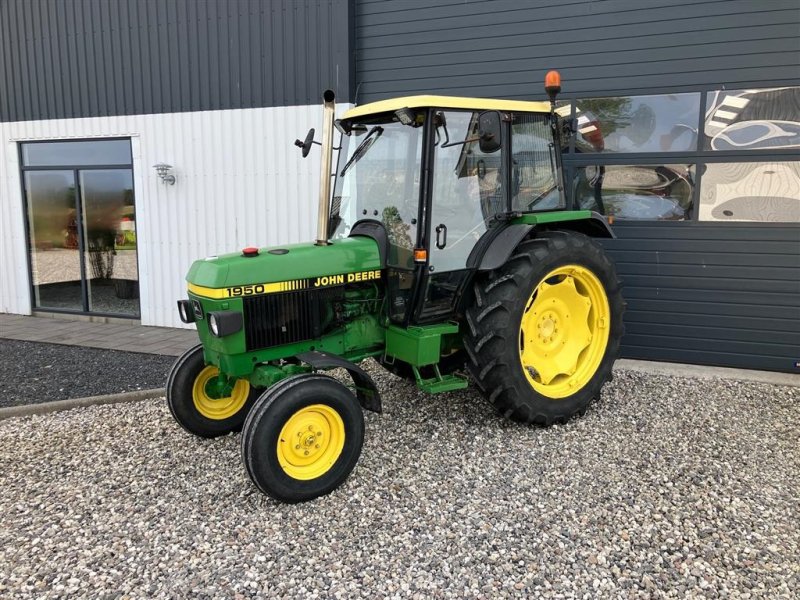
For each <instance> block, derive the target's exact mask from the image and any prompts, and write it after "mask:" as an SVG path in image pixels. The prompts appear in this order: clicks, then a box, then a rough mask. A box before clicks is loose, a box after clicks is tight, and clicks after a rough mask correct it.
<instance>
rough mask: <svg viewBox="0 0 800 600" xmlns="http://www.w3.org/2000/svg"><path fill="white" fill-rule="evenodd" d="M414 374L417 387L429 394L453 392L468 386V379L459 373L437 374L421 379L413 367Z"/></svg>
mask: <svg viewBox="0 0 800 600" xmlns="http://www.w3.org/2000/svg"><path fill="white" fill-rule="evenodd" d="M414 376H415V377H416V378H417V387H418V388H419V389H421V390H422V391H423V392H428V393H429V394H441V393H442V392H453V391H455V390H463V389H465V388H466V387H467V386H469V381H467V379H466V378H465V377H461V376H459V375H439V376H438V377H433V378H431V379H422V378H421V377H420V376H419V371H417V370H416V368H415V370H414Z"/></svg>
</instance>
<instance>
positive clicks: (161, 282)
mask: <svg viewBox="0 0 800 600" xmlns="http://www.w3.org/2000/svg"><path fill="white" fill-rule="evenodd" d="M347 106H348V105H340V110H346V108H347ZM321 122H322V109H321V106H320V105H314V106H293V107H278V108H251V109H240V110H220V111H202V112H183V113H173V114H157V115H130V116H114V117H93V118H83V119H52V120H45V121H20V122H15V123H0V165H2V170H1V172H0V198H2V202H0V312H6V313H18V314H30V312H31V297H30V280H29V276H28V266H27V261H26V252H27V248H26V242H25V224H24V219H25V217H24V209H23V206H24V204H23V197H22V189H21V186H20V169H19V154H18V145H17V144H18V142H20V141H26V140H39V139H72V138H95V137H106V136H111V137H118V136H130V137H131V141H132V151H133V169H134V188H135V200H136V228H137V245H138V253H139V273H140V301H141V322H142V323H143V324H145V325H162V326H180V325H181V323H180V320H179V319H178V316H177V312H176V309H175V301H176V299H178V298H182V297H184V296H185V284H184V276H185V274H186V271H187V270H188V268H189V265H190V264H191V262H192V261H193V260H195V259H197V258H202V257H205V256H210V255H214V254H219V253H223V252H231V251H236V250H237V249H239V248H242V247H245V246H265V245H271V244H285V243H291V242H300V241H307V240H311V239H313V237H314V234H315V231H316V209H317V205H316V202H317V197H318V189H319V188H318V186H319V151H318V149H317V147H314V149H312V151H311V154H310V155H309V157H308V158H307V159H302V158H301V156H300V151H299V149H298V148H295V147H294V146H293V145H292V144H293V142H294V140H295V139H296V138H298V137H300V138H302V137H303V136H304V134H305V133H306V131H307V130H308V129H309V128H310V127H315V128H316V129H317V131H319V130H320V129H319V128H320V126H321ZM159 162H166V163H169V164H172V165H174V167H175V174H176V176H177V182H176V183H175V185H174V186H170V185H165V184H163V183H161V182H160V181H159V179H158V177H157V176H156V172H155V170H154V169H153V168H152V165H154V164H156V163H159Z"/></svg>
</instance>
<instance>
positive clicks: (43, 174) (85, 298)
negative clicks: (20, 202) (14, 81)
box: [20, 139, 139, 317]
mask: <svg viewBox="0 0 800 600" xmlns="http://www.w3.org/2000/svg"><path fill="white" fill-rule="evenodd" d="M20 155H21V157H22V181H23V186H24V192H25V207H26V213H27V225H28V248H29V257H30V266H31V285H32V291H33V298H34V308H36V309H41V310H50V311H66V312H79V313H95V314H104V315H115V316H129V317H136V316H138V315H139V272H138V266H137V260H136V214H135V204H134V197H133V171H132V167H131V144H130V140H128V139H113V140H86V141H57V142H25V143H22V144H20Z"/></svg>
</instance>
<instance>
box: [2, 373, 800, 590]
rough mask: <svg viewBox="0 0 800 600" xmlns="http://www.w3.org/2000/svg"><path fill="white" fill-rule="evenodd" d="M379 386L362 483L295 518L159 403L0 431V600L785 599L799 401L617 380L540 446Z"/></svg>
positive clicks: (388, 383)
mask: <svg viewBox="0 0 800 600" xmlns="http://www.w3.org/2000/svg"><path fill="white" fill-rule="evenodd" d="M372 372H373V374H374V375H375V376H376V377H378V378H379V379H380V381H379V384H380V386H381V387H382V389H383V391H384V406H385V412H384V414H383V415H382V416H378V415H373V414H371V413H368V414H367V419H366V420H367V434H366V442H365V445H364V452H363V454H362V457H361V462H360V464H359V466H358V467H357V468H356V470H355V471H354V473H353V475H352V476H351V478H350V479H349V480H348V481H347V482H346V483H345V485H344V486H343V487H341V488H340V489H339V490H337V491H336V492H334V493H333V494H332V495H330V496H327V497H325V498H322V499H319V500H317V501H314V502H311V503H307V504H302V505H295V506H287V505H280V504H277V503H274V502H272V501H271V500H268V499H267V498H265V497H263V496H261V495H260V494H259V493H257V492H256V491H255V488H254V486H253V485H252V484H251V483H250V482H249V480H248V479H247V476H246V474H245V471H244V468H243V467H242V465H241V464H240V460H239V437H238V436H229V437H226V438H222V439H218V440H211V441H207V440H200V439H195V438H192V437H190V436H189V435H188V434H186V433H184V432H183V431H182V430H181V429H180V428H179V427H178V426H177V425H176V424H174V423H173V422H172V420H171V418H170V416H169V413H168V411H167V409H166V406H165V404H164V402H163V401H148V402H141V403H135V404H128V405H117V406H106V407H94V408H88V409H79V410H73V411H69V412H64V413H58V414H54V415H45V416H37V417H26V418H20V419H11V420H8V421H4V422H0V507H1V508H2V513H0V597H3V598H11V597H15V598H16V597H31V598H50V597H70V598H73V597H78V596H85V597H92V598H96V597H120V596H129V597H147V598H152V597H173V598H183V597H189V596H192V597H198V598H203V597H208V598H211V597H214V598H217V597H252V596H259V597H263V598H273V597H286V598H306V597H308V598H314V597H319V598H353V597H369V598H377V597H417V598H439V597H441V598H449V597H453V598H472V597H484V598H502V597H513V596H517V597H554V598H597V597H606V598H608V597H610V598H653V597H680V598H684V597H710V598H716V597H720V598H723V597H724V598H751V597H764V598H771V599H772V598H797V595H796V594H797V590H798V589H800V525H798V522H799V521H800V506H799V504H800V502H799V500H798V496H799V495H800V494H798V492H800V455H799V454H800V451H799V450H798V441H800V388H792V387H778V386H769V385H765V384H751V383H740V382H735V381H719V380H714V381H708V380H691V379H669V378H666V377H662V376H652V375H642V374H638V373H632V372H621V373H619V374H618V375H617V378H616V380H615V381H614V383H613V384H611V385H609V386H607V387H606V390H605V392H604V395H603V398H602V400H601V401H600V402H599V403H596V404H594V405H593V406H592V407H591V408H590V410H589V412H588V413H587V414H586V416H585V417H584V418H582V419H578V420H574V421H572V422H570V423H569V424H568V425H566V426H556V427H553V428H551V429H546V430H545V429H539V428H535V427H526V426H520V425H516V424H513V423H509V422H506V421H504V420H502V419H501V418H499V417H497V416H496V415H495V414H494V413H493V411H492V409H491V408H490V407H489V406H488V405H486V404H485V403H484V402H483V401H482V400H481V399H480V397H479V396H478V395H477V393H476V392H475V391H473V390H468V391H465V392H459V393H451V394H445V395H441V396H426V395H424V394H422V393H418V392H417V391H416V390H415V389H414V388H413V387H411V386H410V385H409V384H406V383H404V382H402V381H401V380H399V379H396V378H394V377H393V376H389V375H384V374H382V372H380V370H379V368H377V367H373V368H372ZM379 373H380V374H379Z"/></svg>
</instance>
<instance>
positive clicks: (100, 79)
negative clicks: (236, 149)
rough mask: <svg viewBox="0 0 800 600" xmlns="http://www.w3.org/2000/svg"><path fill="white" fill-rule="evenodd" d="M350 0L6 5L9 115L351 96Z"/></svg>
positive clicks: (1, 70) (28, 0)
mask: <svg viewBox="0 0 800 600" xmlns="http://www.w3.org/2000/svg"><path fill="white" fill-rule="evenodd" d="M352 23H353V11H352V2H350V0H159V1H158V2H155V1H152V0H2V1H1V2H0V53H2V56H0V82H2V89H0V121H2V122H8V121H28V120H38V119H61V118H74V117H88V116H107V115H128V114H149V113H163V112H185V111H195V110H217V109H227V108H250V107H266V106H292V105H306V104H317V103H318V102H319V101H320V95H321V93H322V90H323V89H324V88H325V87H331V88H333V89H335V90H336V92H337V96H338V98H339V99H340V100H341V101H342V102H346V101H349V99H350V87H351V82H350V73H351V64H352V57H351V53H350V48H349V40H350V37H351V36H352V30H353V26H352Z"/></svg>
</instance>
